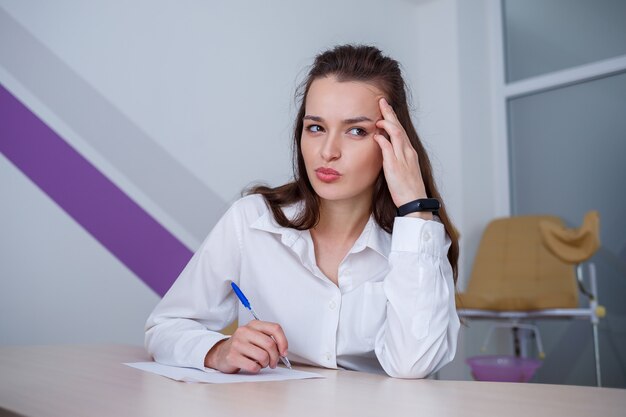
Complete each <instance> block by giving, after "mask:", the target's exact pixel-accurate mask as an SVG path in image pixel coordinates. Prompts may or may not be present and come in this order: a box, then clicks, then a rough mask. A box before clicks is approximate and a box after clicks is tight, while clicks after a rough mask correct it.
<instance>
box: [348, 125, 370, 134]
mask: <svg viewBox="0 0 626 417" xmlns="http://www.w3.org/2000/svg"><path fill="white" fill-rule="evenodd" d="M348 133H350V134H351V135H355V136H366V135H367V132H366V131H365V130H363V129H361V128H360V127H353V128H352V129H350V130H349V131H348Z"/></svg>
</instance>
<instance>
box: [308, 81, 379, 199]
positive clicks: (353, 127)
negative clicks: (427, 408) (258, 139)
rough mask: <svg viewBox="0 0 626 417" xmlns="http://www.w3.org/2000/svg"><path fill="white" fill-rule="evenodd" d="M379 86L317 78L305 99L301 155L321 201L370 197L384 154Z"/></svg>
mask: <svg viewBox="0 0 626 417" xmlns="http://www.w3.org/2000/svg"><path fill="white" fill-rule="evenodd" d="M381 97H383V93H382V91H381V90H380V89H378V88H376V87H375V86H373V85H372V84H369V83H365V82H360V81H346V82H340V81H337V79H336V78H335V77H326V78H318V79H316V80H315V81H313V83H312V84H311V87H310V88H309V92H308V94H307V97H306V102H305V116H304V125H303V128H302V140H301V148H302V156H303V158H304V163H305V165H306V171H307V175H308V176H309V181H311V185H312V186H313V189H314V190H315V192H316V193H317V195H319V196H320V198H322V199H323V200H329V201H331V200H332V201H337V200H354V201H357V200H359V199H367V201H370V200H371V196H372V192H373V189H374V183H375V182H376V178H377V177H378V174H379V173H380V170H381V169H382V163H383V156H382V152H381V149H380V146H378V144H377V143H376V141H374V139H373V137H374V133H377V132H378V133H380V131H379V129H378V128H377V127H376V125H375V123H376V121H377V120H379V119H381V118H382V116H381V113H380V108H379V105H378V100H379V99H380V98H381Z"/></svg>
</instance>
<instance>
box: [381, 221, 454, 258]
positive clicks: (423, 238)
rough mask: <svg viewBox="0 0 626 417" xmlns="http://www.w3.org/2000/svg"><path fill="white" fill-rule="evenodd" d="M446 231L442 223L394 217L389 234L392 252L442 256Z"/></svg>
mask: <svg viewBox="0 0 626 417" xmlns="http://www.w3.org/2000/svg"><path fill="white" fill-rule="evenodd" d="M445 237H446V229H445V228H444V226H443V224H442V223H439V222H437V221H433V220H424V219H420V218H417V217H396V219H395V221H394V224H393V233H392V234H391V251H392V252H413V253H422V254H427V255H431V256H442V255H445V254H443V251H444V245H445Z"/></svg>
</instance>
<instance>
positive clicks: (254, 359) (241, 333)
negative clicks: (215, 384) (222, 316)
mask: <svg viewBox="0 0 626 417" xmlns="http://www.w3.org/2000/svg"><path fill="white" fill-rule="evenodd" d="M272 337H274V339H275V340H276V341H274V340H272ZM280 356H287V338H286V337H285V333H284V332H283V329H282V328H281V327H280V325H278V324H276V323H270V322H267V321H259V320H252V321H251V322H249V323H248V324H246V325H245V326H242V327H239V328H237V330H235V332H234V333H233V335H232V336H231V337H230V338H228V339H225V340H222V341H220V342H218V343H216V344H215V346H213V347H212V348H211V350H209V352H208V353H207V355H206V357H205V358H204V366H206V367H207V368H213V369H217V370H218V371H221V372H224V373H227V374H232V373H236V372H239V371H240V370H243V371H246V372H250V373H258V372H259V371H260V370H261V369H263V368H265V367H267V366H269V367H270V368H272V369H273V368H276V366H277V365H278V361H279V360H280Z"/></svg>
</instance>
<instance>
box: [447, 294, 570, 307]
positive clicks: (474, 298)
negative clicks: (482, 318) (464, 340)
mask: <svg viewBox="0 0 626 417" xmlns="http://www.w3.org/2000/svg"><path fill="white" fill-rule="evenodd" d="M456 306H457V308H459V309H478V310H494V311H531V310H544V309H549V308H576V307H578V297H576V296H575V295H573V294H572V293H571V292H558V293H548V294H546V293H541V294H517V295H504V294H488V293H487V294H484V293H483V294H473V293H469V292H467V293H461V294H457V296H456Z"/></svg>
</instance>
